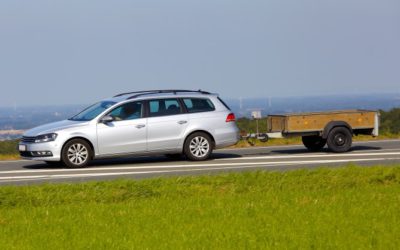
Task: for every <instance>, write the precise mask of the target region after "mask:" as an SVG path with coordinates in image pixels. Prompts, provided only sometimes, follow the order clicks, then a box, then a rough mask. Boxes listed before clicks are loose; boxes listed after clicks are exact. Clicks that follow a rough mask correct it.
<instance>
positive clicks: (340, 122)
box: [321, 121, 353, 139]
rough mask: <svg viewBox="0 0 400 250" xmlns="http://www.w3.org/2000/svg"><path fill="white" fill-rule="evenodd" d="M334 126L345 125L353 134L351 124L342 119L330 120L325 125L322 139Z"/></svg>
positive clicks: (326, 136) (325, 137)
mask: <svg viewBox="0 0 400 250" xmlns="http://www.w3.org/2000/svg"><path fill="white" fill-rule="evenodd" d="M335 127H345V128H347V129H348V130H349V131H350V133H351V134H353V129H352V128H351V126H350V125H349V124H348V123H347V122H344V121H331V122H329V123H328V124H327V125H326V126H325V128H324V131H323V132H322V135H321V137H322V138H323V139H327V138H328V135H329V132H331V130H332V129H333V128H335Z"/></svg>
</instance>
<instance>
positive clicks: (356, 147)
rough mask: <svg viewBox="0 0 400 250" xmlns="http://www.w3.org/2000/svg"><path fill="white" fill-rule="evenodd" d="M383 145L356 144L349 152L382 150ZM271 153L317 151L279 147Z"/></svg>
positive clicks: (324, 151) (325, 150)
mask: <svg viewBox="0 0 400 250" xmlns="http://www.w3.org/2000/svg"><path fill="white" fill-rule="evenodd" d="M381 149H382V148H381V147H374V146H354V147H352V148H351V149H350V150H349V152H362V151H367V150H381ZM318 152H323V153H332V152H331V151H330V150H329V149H328V148H326V147H325V148H323V149H322V150H320V151H318ZM271 153H278V154H305V153H309V154H312V153H316V152H312V151H309V150H307V149H306V148H300V149H279V150H272V151H271Z"/></svg>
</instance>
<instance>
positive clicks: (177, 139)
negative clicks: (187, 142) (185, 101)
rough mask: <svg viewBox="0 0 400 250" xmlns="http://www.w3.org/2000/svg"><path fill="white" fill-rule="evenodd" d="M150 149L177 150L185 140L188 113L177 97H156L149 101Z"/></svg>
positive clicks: (148, 134) (148, 141)
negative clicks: (184, 110)
mask: <svg viewBox="0 0 400 250" xmlns="http://www.w3.org/2000/svg"><path fill="white" fill-rule="evenodd" d="M147 105H148V107H147V110H148V121H147V124H148V130H147V147H148V150H149V151H168V150H176V149H178V146H179V145H180V143H181V141H182V140H183V136H184V134H185V130H186V128H187V125H188V115H187V114H186V113H183V107H182V105H181V103H180V101H179V100H178V99H177V98H168V99H155V100H149V101H148V102H147Z"/></svg>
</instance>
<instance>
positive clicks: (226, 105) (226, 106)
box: [218, 97, 231, 110]
mask: <svg viewBox="0 0 400 250" xmlns="http://www.w3.org/2000/svg"><path fill="white" fill-rule="evenodd" d="M218 100H219V101H220V102H221V103H222V104H223V105H224V106H225V108H227V109H228V110H231V108H230V107H229V106H228V104H226V103H225V102H224V101H223V100H222V99H221V98H219V97H218Z"/></svg>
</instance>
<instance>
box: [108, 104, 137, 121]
mask: <svg viewBox="0 0 400 250" xmlns="http://www.w3.org/2000/svg"><path fill="white" fill-rule="evenodd" d="M142 112H143V103H142V102H129V103H125V104H122V105H121V106H119V107H117V108H115V109H113V110H112V111H111V112H110V113H108V115H110V116H112V117H114V119H115V120H116V121H124V120H133V119H138V118H141V117H142Z"/></svg>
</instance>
